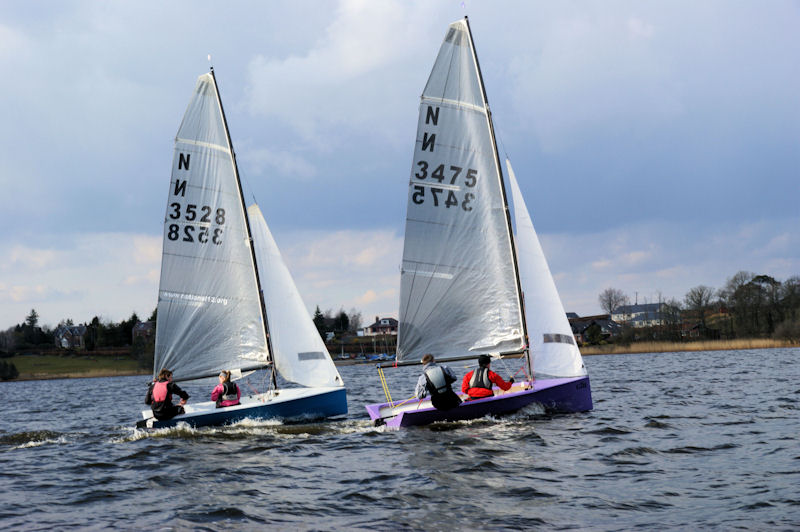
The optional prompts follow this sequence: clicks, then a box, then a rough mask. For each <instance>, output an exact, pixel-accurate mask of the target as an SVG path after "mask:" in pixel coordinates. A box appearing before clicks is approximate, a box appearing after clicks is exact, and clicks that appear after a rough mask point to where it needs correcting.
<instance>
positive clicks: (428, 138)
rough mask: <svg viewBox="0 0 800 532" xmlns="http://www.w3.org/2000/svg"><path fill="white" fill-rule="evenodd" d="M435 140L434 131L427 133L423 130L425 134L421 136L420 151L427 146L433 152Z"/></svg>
mask: <svg viewBox="0 0 800 532" xmlns="http://www.w3.org/2000/svg"><path fill="white" fill-rule="evenodd" d="M435 142H436V133H431V134H430V135H428V132H427V131H426V132H425V135H423V137H422V151H425V150H427V149H428V146H430V148H431V150H430V151H431V153H433V145H434V143H435Z"/></svg>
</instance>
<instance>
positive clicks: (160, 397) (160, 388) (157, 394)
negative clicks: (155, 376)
mask: <svg viewBox="0 0 800 532" xmlns="http://www.w3.org/2000/svg"><path fill="white" fill-rule="evenodd" d="M168 386H169V381H158V382H156V383H155V384H153V394H152V395H153V402H154V403H163V402H164V401H166V400H167V396H169V390H168V389H167V387H168Z"/></svg>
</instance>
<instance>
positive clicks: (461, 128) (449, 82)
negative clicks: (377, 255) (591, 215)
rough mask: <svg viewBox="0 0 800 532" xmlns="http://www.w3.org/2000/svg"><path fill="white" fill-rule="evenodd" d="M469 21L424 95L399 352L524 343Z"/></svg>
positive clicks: (442, 354)
mask: <svg viewBox="0 0 800 532" xmlns="http://www.w3.org/2000/svg"><path fill="white" fill-rule="evenodd" d="M498 164H499V163H498V159H497V154H496V147H495V143H494V139H493V137H492V130H491V121H490V114H489V109H488V106H487V104H486V101H485V98H484V91H483V88H482V83H481V80H480V75H479V71H478V67H477V59H476V57H475V54H474V50H473V46H472V40H471V37H470V34H469V28H468V26H467V23H466V21H463V20H462V21H458V22H454V23H453V24H451V25H450V27H449V29H448V32H447V35H446V36H445V39H444V42H443V43H442V46H441V48H440V50H439V55H438V56H437V58H436V63H435V64H434V66H433V70H432V71H431V74H430V77H429V78H428V82H427V84H426V86H425V90H424V91H423V94H422V101H421V103H420V111H419V122H418V126H417V141H416V147H415V150H414V161H413V165H412V169H411V176H410V183H409V193H408V208H407V216H406V229H405V246H404V249H403V263H402V271H401V278H400V279H401V280H400V316H399V317H400V319H399V322H400V324H399V339H398V355H397V358H398V360H419V359H420V358H421V357H422V355H423V354H425V353H432V354H434V355H435V356H436V357H437V359H448V358H454V357H459V356H469V355H478V354H481V353H486V352H500V353H503V352H513V351H517V352H518V351H520V350H521V349H522V347H523V345H524V339H523V336H524V333H523V324H522V310H521V303H520V299H519V288H518V285H517V281H516V272H515V271H514V258H513V250H512V245H511V235H510V228H509V224H508V219H507V214H506V204H505V198H504V192H503V188H502V174H501V170H500V168H499V166H498Z"/></svg>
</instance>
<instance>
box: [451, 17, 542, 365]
mask: <svg viewBox="0 0 800 532" xmlns="http://www.w3.org/2000/svg"><path fill="white" fill-rule="evenodd" d="M464 22H465V23H466V25H467V34H468V35H469V46H470V50H472V59H473V60H474V61H475V70H476V71H477V72H478V83H479V84H480V87H481V94H482V95H483V103H484V105H485V106H486V119H487V122H488V123H489V133H490V135H491V137H492V148H493V150H492V151H493V152H494V165H495V168H496V169H497V176H498V178H499V179H500V191H501V193H502V194H503V209H505V214H506V227H507V228H508V242H509V246H510V247H511V259H512V261H513V263H514V279H515V281H516V283H517V303H518V304H519V309H520V316H521V317H522V335H523V336H522V337H523V339H524V341H525V348H524V352H525V359H526V360H527V363H528V375H530V376H533V370H532V368H531V357H530V347H529V342H528V325H527V321H526V319H525V305H524V300H523V294H522V282H521V281H520V278H519V265H518V263H517V249H516V246H515V245H514V232H513V231H512V229H511V211H510V210H509V208H508V198H507V197H506V186H505V182H504V180H503V170H502V167H501V165H500V154H499V153H498V152H497V139H496V138H495V135H494V124H493V123H492V110H491V109H490V108H489V98H488V97H487V96H486V86H485V85H484V84H483V74H482V73H481V65H480V62H478V52H477V50H475V42H474V41H473V39H472V28H470V26H469V17H467V16H466V15H465V16H464Z"/></svg>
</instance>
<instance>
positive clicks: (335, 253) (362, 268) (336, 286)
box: [275, 230, 403, 316]
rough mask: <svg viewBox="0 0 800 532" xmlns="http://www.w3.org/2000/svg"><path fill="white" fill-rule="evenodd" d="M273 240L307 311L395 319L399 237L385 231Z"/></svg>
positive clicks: (321, 233)
mask: <svg viewBox="0 0 800 532" xmlns="http://www.w3.org/2000/svg"><path fill="white" fill-rule="evenodd" d="M275 239H276V241H277V243H278V247H279V248H280V249H281V254H282V255H283V257H284V260H285V261H286V264H287V266H288V268H289V271H290V272H291V273H292V277H293V278H294V280H295V283H296V284H297V287H298V290H299V291H300V294H301V296H302V297H303V301H305V303H306V305H307V306H308V307H309V311H313V309H314V308H315V307H316V306H317V305H319V307H320V308H321V309H323V310H325V309H328V308H333V309H334V310H335V309H338V308H340V307H344V308H346V309H349V308H353V307H355V308H357V309H358V310H360V311H361V312H362V313H363V314H364V315H365V316H371V315H381V316H396V315H397V301H398V297H399V286H400V269H399V264H400V259H401V256H402V250H403V240H402V237H400V236H398V235H396V234H395V233H393V232H391V231H388V230H361V231H355V230H353V231H332V232H325V231H289V232H286V233H276V234H275Z"/></svg>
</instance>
